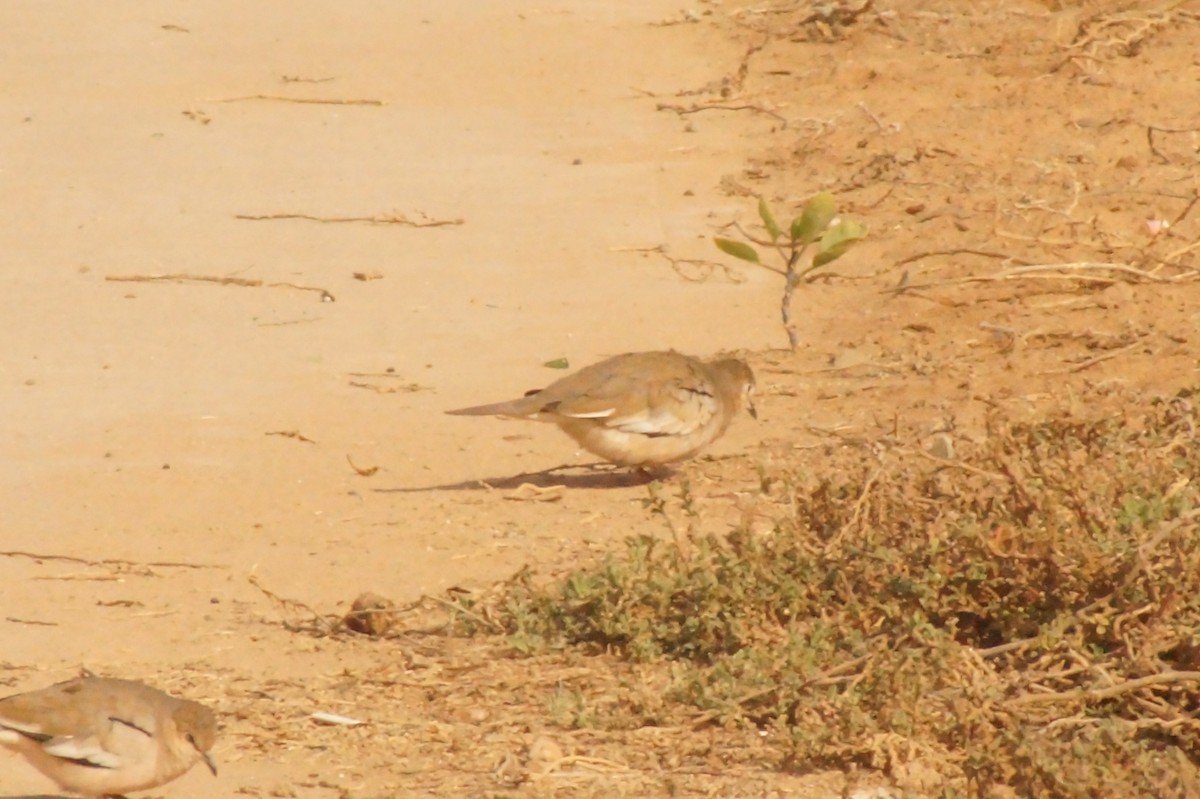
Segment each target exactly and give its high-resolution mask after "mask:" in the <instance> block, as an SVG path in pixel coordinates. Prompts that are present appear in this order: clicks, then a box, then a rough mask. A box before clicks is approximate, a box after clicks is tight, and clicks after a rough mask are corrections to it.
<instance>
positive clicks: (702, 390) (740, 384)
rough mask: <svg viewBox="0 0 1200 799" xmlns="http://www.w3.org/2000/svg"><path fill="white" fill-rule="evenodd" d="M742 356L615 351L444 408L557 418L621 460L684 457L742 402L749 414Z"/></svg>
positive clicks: (712, 436)
mask: <svg viewBox="0 0 1200 799" xmlns="http://www.w3.org/2000/svg"><path fill="white" fill-rule="evenodd" d="M753 392H754V373H753V372H752V371H751V370H750V367H749V366H747V365H746V363H745V362H744V361H741V360H738V359H736V358H723V359H719V360H713V361H702V360H699V359H696V358H692V357H690V356H687V355H683V354H681V353H678V352H673V351H671V352H633V353H626V354H624V355H617V356H615V357H612V358H609V359H607V360H604V361H600V362H599V363H595V364H592V365H591V366H588V367H585V368H584V369H581V370H579V371H578V372H575V373H574V374H570V375H567V376H566V377H564V378H562V379H561V380H557V381H555V382H554V383H551V384H550V385H549V386H547V387H546V388H544V389H541V390H538V391H531V392H529V393H528V394H526V395H525V396H524V397H521V398H519V399H514V400H509V401H507V402H497V403H492V404H490V405H477V406H473V407H469V408H459V409H457V410H452V411H446V413H450V414H456V415H468V416H506V417H513V418H521V419H533V420H536V421H543V422H551V423H553V424H556V425H558V427H559V429H561V430H562V431H563V432H564V433H566V434H567V435H569V436H570V437H571V438H573V439H575V441H576V442H577V443H578V444H579V445H580V446H581V447H583V448H584V449H586V450H588V451H589V452H591V453H593V454H595V455H598V456H600V457H601V458H604V459H605V460H607V461H611V462H612V463H616V464H618V465H622V466H640V467H648V466H657V465H661V464H666V463H671V462H673V461H679V460H684V459H685V458H690V457H692V456H693V455H695V454H696V453H697V452H699V451H700V450H701V449H703V448H704V447H706V446H707V445H709V444H711V443H712V442H713V441H715V440H716V439H717V438H719V437H720V436H721V435H722V434H723V433H724V432H725V430H726V429H727V428H728V427H729V424H730V422H731V421H732V420H733V417H734V415H735V414H736V413H737V411H738V409H739V408H741V407H742V406H743V405H745V406H747V408H748V409H749V411H750V413H751V415H753V414H754V405H753V402H752V394H753Z"/></svg>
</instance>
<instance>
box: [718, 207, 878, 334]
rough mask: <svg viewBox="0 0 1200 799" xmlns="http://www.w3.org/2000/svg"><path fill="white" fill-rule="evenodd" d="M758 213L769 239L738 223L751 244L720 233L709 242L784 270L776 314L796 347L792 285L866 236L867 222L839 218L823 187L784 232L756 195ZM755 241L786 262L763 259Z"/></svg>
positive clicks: (764, 264) (767, 266) (754, 260)
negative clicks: (806, 258)
mask: <svg viewBox="0 0 1200 799" xmlns="http://www.w3.org/2000/svg"><path fill="white" fill-rule="evenodd" d="M758 216H759V218H760V219H761V220H762V225H763V229H764V230H766V233H767V238H765V239H763V238H757V237H755V236H751V235H750V234H748V233H746V231H744V230H742V229H741V227H740V226H739V227H738V230H739V231H740V232H741V233H742V235H743V236H744V237H745V239H746V240H747V241H749V242H751V243H750V244H747V243H746V241H738V240H737V239H728V238H723V237H721V236H717V237H715V238H714V239H713V242H714V243H715V244H716V245H717V248H718V249H719V250H721V252H724V253H726V254H728V255H732V256H733V257H734V258H740V259H741V260H743V261H749V262H750V263H752V264H758V265H759V266H763V267H765V268H767V269H770V270H771V271H773V272H778V273H779V274H781V275H783V277H784V280H785V284H784V289H783V298H782V300H781V301H780V307H779V313H780V317H781V318H782V320H783V329H784V330H785V331H786V332H787V337H788V344H790V345H791V348H792V349H793V350H794V349H796V345H797V344H798V343H799V334H798V333H797V332H796V326H795V324H793V322H792V310H791V309H792V297H793V295H794V294H795V291H796V286H798V285H800V282H801V281H802V280H805V279H806V278H808V279H810V280H811V279H812V277H811V276H813V275H814V273H815V272H816V271H817V270H818V269H820V268H821V267H823V266H827V265H829V264H831V263H833V262H834V261H836V260H837V259H838V258H841V257H842V256H843V255H845V254H846V251H847V250H849V249H850V248H851V247H852V246H853V245H854V243H855V242H858V241H861V240H862V239H864V238H866V235H867V226H866V225H864V224H863V223H862V222H857V221H854V220H849V219H838V218H837V203H836V202H835V201H834V199H833V195H832V194H830V193H829V192H821V193H820V194H816V195H814V196H813V197H812V198H810V199H809V201H808V202H806V203H805V204H804V208H803V209H801V211H800V215H799V216H797V217H796V218H795V219H793V220H792V222H791V224H790V225H788V228H787V230H786V231H784V229H783V228H781V227H780V226H779V223H778V222H776V221H775V215H774V213H772V211H771V207H770V206H769V205H768V204H767V201H766V200H765V199H762V198H761V197H760V198H759V200H758ZM753 245H758V246H759V247H769V248H771V249H773V250H775V252H776V253H777V254H778V255H779V258H780V260H782V261H783V263H784V267H783V268H782V269H779V268H776V267H773V266H770V265H768V264H766V263H764V262H763V260H762V258H761V257H760V256H759V253H758V250H757V249H756V248H755V247H754V246H753ZM814 247H815V250H814V251H813V252H812V258H811V259H810V260H809V262H808V264H807V265H806V266H803V267H802V266H801V261H802V259H803V258H804V256H805V255H806V254H808V253H809V251H810V248H814Z"/></svg>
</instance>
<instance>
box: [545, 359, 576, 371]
mask: <svg viewBox="0 0 1200 799" xmlns="http://www.w3.org/2000/svg"><path fill="white" fill-rule="evenodd" d="M542 366H545V367H546V368H547V369H570V368H571V362H570V361H568V360H567V359H566V358H555V359H554V360H553V361H546V362H545V363H544V364H542Z"/></svg>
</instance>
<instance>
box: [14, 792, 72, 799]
mask: <svg viewBox="0 0 1200 799" xmlns="http://www.w3.org/2000/svg"><path fill="white" fill-rule="evenodd" d="M0 799H69V797H66V796H63V795H62V794H57V793H28V794H26V793H22V794H14V795H12V796H9V795H8V794H3V795H0Z"/></svg>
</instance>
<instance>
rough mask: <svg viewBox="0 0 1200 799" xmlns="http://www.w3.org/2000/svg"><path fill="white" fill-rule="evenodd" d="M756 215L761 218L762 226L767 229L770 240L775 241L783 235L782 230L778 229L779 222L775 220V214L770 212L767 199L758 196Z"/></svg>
mask: <svg viewBox="0 0 1200 799" xmlns="http://www.w3.org/2000/svg"><path fill="white" fill-rule="evenodd" d="M758 216H759V218H761V219H762V223H763V227H765V228H766V229H767V234H768V235H770V237H771V241H775V240H776V239H777V238H779V237H780V236H782V235H783V231H782V230H780V229H779V223H778V222H776V221H775V215H774V214H772V213H771V206H769V205H767V201H766V200H765V199H764V198H762V197H759V198H758Z"/></svg>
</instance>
